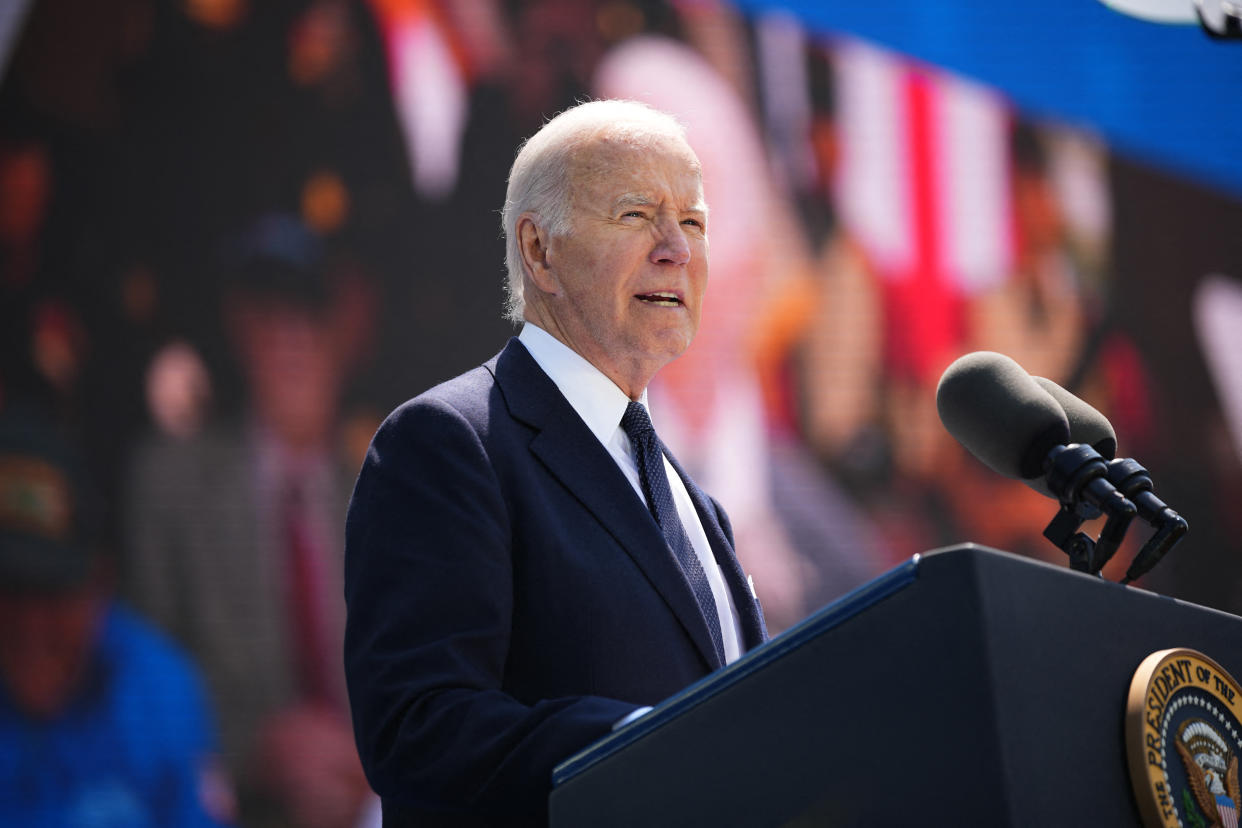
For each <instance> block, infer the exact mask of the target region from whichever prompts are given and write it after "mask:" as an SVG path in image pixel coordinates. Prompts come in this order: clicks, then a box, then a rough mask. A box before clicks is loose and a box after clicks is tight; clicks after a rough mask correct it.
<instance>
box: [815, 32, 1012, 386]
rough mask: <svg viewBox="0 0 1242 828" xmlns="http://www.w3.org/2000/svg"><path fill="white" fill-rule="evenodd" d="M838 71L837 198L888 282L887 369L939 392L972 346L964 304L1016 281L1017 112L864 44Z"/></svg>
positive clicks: (973, 87) (987, 94) (848, 53)
mask: <svg viewBox="0 0 1242 828" xmlns="http://www.w3.org/2000/svg"><path fill="white" fill-rule="evenodd" d="M835 63H836V74H837V94H838V107H837V119H838V127H839V130H840V135H841V168H840V175H839V178H838V182H839V183H838V192H837V194H836V198H837V202H838V204H839V205H840V210H841V216H842V220H843V222H844V223H845V225H846V227H847V228H848V229H849V231H850V232H851V234H852V235H853V236H854V237H855V238H856V239H858V241H859V242H860V243H861V244H862V245H863V247H864V249H865V250H866V251H867V253H868V255H869V256H870V258H871V260H872V261H873V263H874V264H875V266H876V268H877V270H878V272H879V274H880V276H881V279H882V280H883V283H884V285H883V288H884V290H883V293H884V301H885V316H886V323H885V327H886V331H885V340H886V343H887V344H886V361H887V367H888V370H890V371H892V372H894V373H896V374H898V375H900V376H905V377H908V378H909V379H912V380H922V381H925V382H934V381H935V378H936V377H937V376H939V371H940V370H941V369H942V368H943V367H944V365H945V364H947V362H948V358H949V357H950V356H951V355H954V354H955V353H956V351H957V349H958V348H959V346H960V345H961V344H962V341H963V339H964V336H965V332H964V320H963V310H962V300H963V299H964V298H965V297H967V296H969V295H970V294H971V293H973V292H975V291H978V290H980V289H984V288H988V287H992V286H995V285H997V284H999V283H1000V282H1001V281H1003V280H1004V279H1005V278H1006V276H1007V274H1009V273H1010V272H1012V268H1013V260H1014V238H1013V236H1014V233H1013V220H1012V217H1011V216H1012V211H1011V209H1010V206H1009V204H1010V200H1009V174H1008V169H1009V155H1008V131H1009V125H1010V110H1009V106H1008V104H1007V103H1006V101H1005V100H1004V99H1003V98H1002V97H1001V96H1000V95H998V94H996V93H994V92H992V91H990V90H988V89H986V88H984V87H982V86H980V85H978V84H975V83H972V82H969V81H967V80H965V79H962V78H959V77H956V76H954V75H951V74H949V73H947V72H944V71H942V70H938V69H935V68H933V67H929V66H925V65H921V64H918V63H916V62H914V61H912V60H909V59H905V58H901V57H898V56H896V55H893V54H891V53H888V52H885V51H883V50H881V49H879V48H877V47H874V46H871V45H868V44H865V43H862V42H860V41H853V40H850V41H842V42H841V43H840V45H839V47H838V48H837V50H836V60H835Z"/></svg>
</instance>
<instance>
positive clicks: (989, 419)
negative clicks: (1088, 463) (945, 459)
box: [936, 351, 1070, 480]
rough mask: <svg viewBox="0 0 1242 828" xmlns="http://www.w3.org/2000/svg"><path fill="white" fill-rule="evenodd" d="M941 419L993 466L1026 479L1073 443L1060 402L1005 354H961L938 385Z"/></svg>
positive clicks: (960, 440)
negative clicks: (1052, 454)
mask: <svg viewBox="0 0 1242 828" xmlns="http://www.w3.org/2000/svg"><path fill="white" fill-rule="evenodd" d="M936 408H937V410H938V411H939V413H940V421H941V422H942V423H944V427H945V428H946V429H948V431H949V433H950V434H952V435H953V436H954V437H955V438H956V439H957V441H958V442H959V443H961V444H962V445H963V446H965V447H966V449H967V450H968V451H970V453H971V454H973V455H974V456H975V457H977V458H979V460H981V461H982V462H983V463H984V464H985V465H986V466H987V467H988V468H990V469H992V470H993V471H995V472H997V473H999V474H1003V475H1005V476H1006V477H1016V478H1019V479H1023V480H1029V479H1031V478H1037V477H1042V476H1043V474H1044V461H1045V459H1046V458H1047V456H1048V452H1050V451H1051V450H1052V449H1053V448H1055V447H1056V446H1061V445H1065V444H1066V443H1068V442H1069V435H1070V428H1069V420H1068V419H1067V417H1066V415H1065V412H1064V411H1063V410H1062V409H1061V406H1060V404H1059V403H1058V402H1057V401H1056V400H1055V399H1054V398H1053V397H1052V395H1051V394H1049V393H1048V392H1047V391H1046V390H1045V389H1044V388H1042V387H1041V386H1040V385H1039V384H1038V383H1037V382H1036V381H1035V380H1033V379H1032V378H1031V376H1030V375H1029V374H1028V373H1027V372H1026V371H1024V370H1023V369H1022V366H1021V365H1019V364H1018V363H1016V362H1014V361H1013V360H1012V359H1010V358H1009V357H1007V356H1005V355H1004V354H998V353H995V352H993V351H976V352H974V353H971V354H967V355H966V356H963V357H960V358H959V359H957V360H956V361H955V362H954V363H953V364H952V365H950V366H949V367H948V368H947V369H946V370H945V372H944V374H943V375H942V376H941V377H940V384H939V386H937V388H936Z"/></svg>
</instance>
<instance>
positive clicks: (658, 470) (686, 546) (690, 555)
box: [621, 401, 725, 664]
mask: <svg viewBox="0 0 1242 828" xmlns="http://www.w3.org/2000/svg"><path fill="white" fill-rule="evenodd" d="M621 428H623V429H624V430H625V433H626V435H627V436H628V437H629V438H630V443H631V444H632V445H633V446H634V459H635V460H636V461H637V464H638V479H639V480H640V481H641V482H642V487H643V494H644V495H646V496H647V506H648V507H649V508H650V509H651V514H652V516H653V517H654V518H655V521H656V523H657V524H659V526H660V530H661V531H662V532H663V533H664V540H665V541H666V542H667V543H668V546H669V549H671V550H672V551H673V556H674V557H676V558H677V563H678V564H680V565H681V571H682V572H683V573H684V574H685V576H686V580H687V581H688V582H689V583H690V589H691V590H693V592H694V597H695V598H697V599H698V602H699V610H700V611H702V613H703V618H704V619H705V620H706V621H707V629H708V630H709V631H710V632H711V634H712V642H713V643H714V644H715V645H716V654H717V655H718V656H719V657H720V663H721V664H724V662H725V655H724V641H723V639H722V638H721V631H720V615H719V614H718V613H717V612H716V599H715V597H714V596H713V595H712V588H711V585H710V584H709V583H708V582H707V573H705V572H704V571H703V565H702V564H701V563H700V562H699V556H698V555H696V554H695V552H694V546H693V544H691V543H690V538H689V536H687V535H686V529H685V527H684V526H682V525H681V519H680V518H679V517H677V507H676V506H675V505H673V492H672V490H671V489H670V488H669V486H668V475H666V474H665V473H664V446H663V445H662V444H661V443H660V438H659V437H657V436H656V433H655V427H654V426H652V425H651V418H650V417H648V416H647V409H645V408H643V405H642V403H639V402H633V401H631V402H630V404H629V405H628V406H626V408H625V415H624V416H623V417H622V418H621Z"/></svg>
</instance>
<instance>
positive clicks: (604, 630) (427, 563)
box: [345, 339, 765, 825]
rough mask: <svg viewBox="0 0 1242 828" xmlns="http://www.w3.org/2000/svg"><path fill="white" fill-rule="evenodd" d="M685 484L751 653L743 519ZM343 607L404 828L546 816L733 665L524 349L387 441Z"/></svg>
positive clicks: (512, 349)
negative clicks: (555, 791) (615, 729)
mask: <svg viewBox="0 0 1242 828" xmlns="http://www.w3.org/2000/svg"><path fill="white" fill-rule="evenodd" d="M674 464H675V461H674ZM677 469H678V472H679V473H680V474H681V475H682V478H683V479H684V480H685V481H686V482H687V488H688V490H689V491H690V494H691V497H692V498H693V500H694V503H695V507H696V508H697V510H698V513H699V518H700V520H701V521H702V523H703V528H704V529H705V530H706V532H707V537H708V539H709V540H710V542H711V546H712V549H713V551H714V553H715V555H716V559H717V561H718V562H719V563H720V566H721V569H722V571H723V572H724V575H725V579H726V581H727V583H728V585H729V588H730V590H731V593H732V596H733V600H734V602H735V603H736V605H737V608H738V611H739V614H740V616H741V620H742V628H743V638H744V641H743V644H744V646H745V647H746V648H751V647H754V646H755V645H757V644H759V643H760V642H762V640H763V638H764V635H765V632H764V629H763V620H762V615H761V612H760V609H759V606H758V603H757V602H756V601H755V600H754V598H753V597H752V595H751V592H750V590H749V588H748V586H747V584H746V580H745V576H744V575H743V573H742V570H741V568H740V567H739V565H738V562H737V559H736V558H735V556H734V553H733V541H732V532H731V529H730V527H729V522H728V519H727V518H726V516H725V514H724V512H723V510H722V509H721V508H720V506H719V505H718V504H717V503H715V501H713V500H711V499H710V498H708V497H706V496H704V495H703V494H702V493H701V492H700V491H699V490H698V489H697V488H696V487H695V486H694V485H693V483H692V482H690V480H689V478H688V477H687V476H686V475H685V473H684V472H683V471H682V470H681V468H680V467H679V466H678V467H677ZM345 597H346V601H347V604H348V622H347V625H346V640H345V668H346V674H347V678H348V684H349V694H350V704H351V707H352V710H353V719H354V731H355V735H356V738H357V742H358V749H359V752H360V754H361V757H362V762H363V766H364V767H365V769H366V772H367V776H368V778H369V779H370V781H371V784H372V786H373V787H374V788H375V790H376V791H377V792H378V793H379V794H380V795H381V796H382V797H383V801H384V812H385V822H386V824H418V825H431V824H445V825H476V824H479V825H488V824H499V825H517V824H539V823H542V822H545V821H546V808H547V795H548V792H549V790H550V786H551V770H552V768H553V766H554V765H556V764H557V763H558V762H559V761H561V760H563V759H565V758H566V757H568V756H569V755H571V754H573V753H574V752H576V751H577V750H579V749H580V748H583V747H585V746H586V745H587V744H589V743H591V742H592V741H594V740H596V739H598V738H600V737H602V736H604V735H605V734H607V733H608V731H609V730H610V728H611V727H612V725H613V724H614V723H615V722H616V721H618V720H619V719H621V718H622V717H623V716H625V715H626V714H628V713H629V712H630V711H631V710H633V709H634V708H635V707H637V706H640V705H654V704H656V703H657V702H659V701H660V700H662V699H664V698H666V697H668V696H669V695H671V694H673V693H675V692H677V691H678V690H680V689H682V688H683V687H685V686H686V685H688V684H690V683H691V682H693V681H695V680H697V679H699V678H701V677H703V676H704V675H706V674H707V673H709V672H711V671H712V670H714V669H716V668H718V667H720V666H722V665H721V664H720V663H719V661H718V659H717V656H716V654H715V651H714V648H713V646H712V641H711V638H710V635H709V633H708V630H707V626H706V623H705V622H704V620H703V616H702V614H701V613H700V612H699V609H698V606H697V604H696V602H695V598H694V595H693V593H692V592H691V590H690V587H689V585H688V584H687V582H686V579H685V578H684V576H683V575H682V574H681V571H680V569H679V568H678V564H677V563H676V561H675V559H674V558H673V556H672V553H671V552H670V551H669V549H668V546H667V545H666V544H665V542H664V538H663V536H662V534H661V533H660V530H659V528H658V526H657V525H656V523H655V521H654V520H653V519H652V517H651V513H650V512H649V511H648V510H647V507H646V505H645V504H644V503H643V502H642V501H641V499H640V498H639V497H638V496H637V494H636V493H635V491H634V489H633V487H631V485H630V484H629V482H628V481H627V480H626V479H625V477H624V475H623V474H622V473H621V471H620V470H619V469H618V468H617V465H616V463H615V461H614V460H613V459H612V457H611V456H610V455H609V454H608V452H607V450H606V449H605V448H604V447H603V446H602V445H601V444H600V442H599V440H598V439H596V438H595V436H594V435H593V434H592V433H591V432H590V430H589V429H588V428H587V426H586V424H585V423H583V421H582V420H581V418H579V417H578V415H577V414H576V413H575V412H574V410H573V408H572V407H570V405H569V403H568V402H567V401H566V400H565V398H564V396H562V395H561V393H560V391H559V390H558V389H557V388H556V386H555V385H554V384H553V383H552V381H551V380H550V379H549V378H548V377H547V375H546V374H544V373H543V371H542V370H541V369H540V368H539V367H538V365H537V364H536V362H535V361H534V359H533V358H532V357H531V356H530V354H529V353H528V352H527V351H526V348H525V347H524V346H523V345H522V344H521V343H520V342H519V341H518V340H516V339H513V340H510V342H509V344H508V345H507V346H506V348H505V349H504V351H502V352H501V353H500V354H499V355H498V356H497V357H496V358H495V359H493V360H492V361H491V362H488V363H487V364H486V365H484V366H482V367H480V368H477V369H475V370H473V371H471V372H469V373H467V374H464V375H462V376H460V377H458V378H456V379H454V380H451V381H449V382H447V383H444V384H443V385H440V386H437V387H436V388H433V389H431V390H430V391H427V392H426V393H424V394H422V395H420V396H418V397H416V398H415V399H413V400H410V401H409V402H407V403H405V404H404V405H402V406H401V407H400V408H398V409H397V410H396V411H394V412H393V413H392V414H391V415H390V416H389V417H388V419H387V420H386V421H385V422H384V424H383V426H381V427H380V429H379V431H378V432H377V434H376V435H375V438H374V440H373V442H372V444H371V448H370V451H369V452H368V454H367V458H366V462H365V463H364V465H363V467H362V471H361V473H360V474H359V477H358V482H357V485H356V487H355V490H354V495H353V499H352V501H351V503H350V507H349V516H348V520H347V525H346V552H345Z"/></svg>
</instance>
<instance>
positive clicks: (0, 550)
mask: <svg viewBox="0 0 1242 828" xmlns="http://www.w3.org/2000/svg"><path fill="white" fill-rule="evenodd" d="M47 422H48V418H47V417H46V414H45V413H44V412H41V411H40V410H38V409H36V408H33V407H25V406H23V405H19V404H17V403H12V402H10V403H9V404H8V406H7V407H6V408H4V409H3V410H0V814H2V815H3V816H2V817H0V820H3V821H4V822H5V824H12V825H23V826H32V827H33V826H45V825H46V826H53V825H54V826H78V825H82V826H85V825H90V826H127V828H136V827H137V826H157V825H158V826H166V825H167V826H171V825H185V826H191V825H193V826H211V825H220V824H225V823H227V822H228V821H229V820H230V818H231V815H232V811H233V799H232V793H231V789H230V787H229V785H228V782H227V778H226V776H225V775H224V773H223V772H222V770H221V768H220V765H219V762H218V757H217V753H216V744H215V733H214V729H213V722H212V715H211V712H210V709H209V705H208V701H207V696H206V694H205V691H204V688H203V685H202V683H201V681H200V677H199V674H198V672H197V670H196V668H195V666H194V665H193V664H192V663H191V662H190V660H189V659H188V658H187V657H186V655H185V654H183V653H182V652H181V651H180V650H179V649H178V648H177V647H175V646H174V645H173V644H172V642H170V641H168V640H167V639H165V638H164V637H163V635H161V634H160V633H158V632H157V631H155V630H154V629H153V628H152V627H151V626H149V624H148V623H147V622H146V621H144V620H143V619H142V618H140V617H139V616H137V615H136V614H134V613H133V612H131V611H130V610H128V609H126V608H125V607H123V606H121V605H119V604H118V603H117V602H116V601H115V600H114V599H113V594H112V581H113V579H112V565H111V564H112V562H111V559H110V557H109V556H108V555H107V554H105V553H104V552H103V551H102V550H101V549H100V547H99V545H98V543H97V538H98V532H97V531H96V530H95V526H96V521H97V514H96V511H95V510H94V508H93V507H94V503H93V500H92V498H91V494H90V487H89V486H88V485H87V483H86V481H85V479H84V475H83V472H82V467H81V461H80V459H79V457H78V456H77V454H76V453H75V451H74V450H73V447H72V445H71V443H70V442H69V441H68V440H67V439H66V438H65V437H64V436H62V435H61V434H59V433H58V432H57V431H55V430H54V429H52V428H51V427H49V426H48V425H47Z"/></svg>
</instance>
